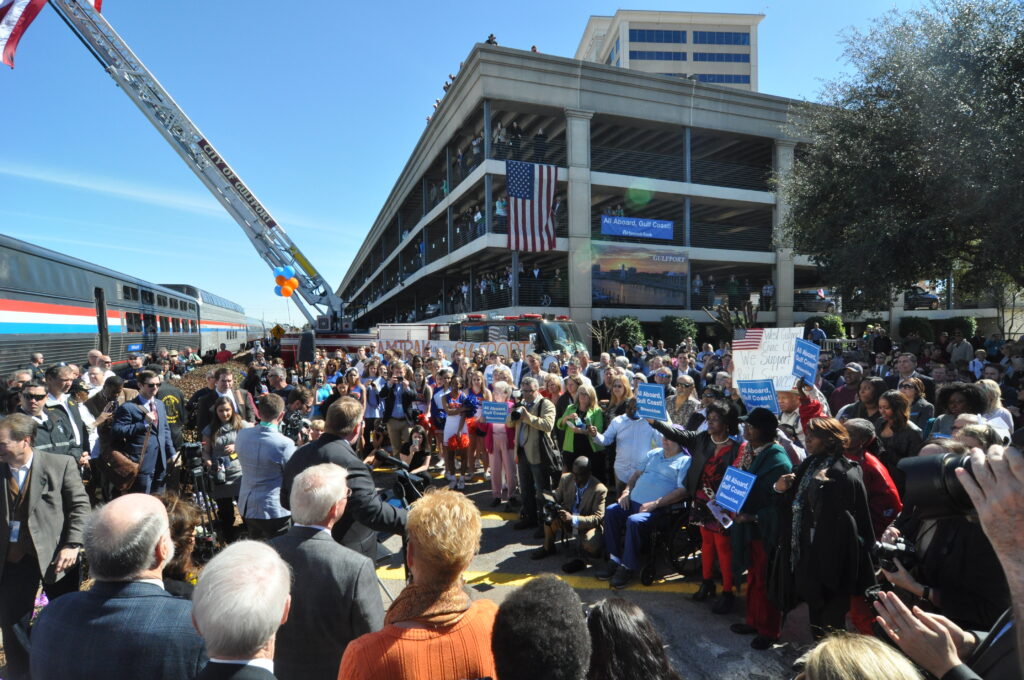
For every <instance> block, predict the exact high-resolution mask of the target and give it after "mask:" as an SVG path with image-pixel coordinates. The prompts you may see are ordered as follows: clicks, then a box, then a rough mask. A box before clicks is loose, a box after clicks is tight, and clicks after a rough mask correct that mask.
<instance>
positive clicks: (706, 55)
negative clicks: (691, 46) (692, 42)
mask: <svg viewBox="0 0 1024 680" xmlns="http://www.w3.org/2000/svg"><path fill="white" fill-rule="evenodd" d="M693 60H694V61H725V62H739V63H743V64H749V63H750V55H749V54H737V53H735V52H694V53H693Z"/></svg>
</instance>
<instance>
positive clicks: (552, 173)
mask: <svg viewBox="0 0 1024 680" xmlns="http://www.w3.org/2000/svg"><path fill="white" fill-rule="evenodd" d="M557 172H558V168H557V167H555V166H554V165H541V164H539V163H524V162H522V161H505V181H506V183H507V185H508V203H509V211H508V214H509V224H508V247H509V250H520V251H527V252H539V251H542V250H552V249H554V247H555V217H554V215H553V214H552V210H551V208H552V206H553V205H554V202H555V180H556V174H557Z"/></svg>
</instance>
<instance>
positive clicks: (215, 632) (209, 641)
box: [192, 541, 291, 680]
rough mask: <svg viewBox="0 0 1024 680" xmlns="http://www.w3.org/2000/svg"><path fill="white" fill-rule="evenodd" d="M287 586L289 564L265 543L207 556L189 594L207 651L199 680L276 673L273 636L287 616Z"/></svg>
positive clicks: (264, 677) (251, 678) (267, 679)
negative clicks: (208, 659) (194, 585)
mask: <svg viewBox="0 0 1024 680" xmlns="http://www.w3.org/2000/svg"><path fill="white" fill-rule="evenodd" d="M290 588H291V572H290V570H289V569H288V565H287V564H285V562H284V560H282V559H281V558H280V557H279V556H278V554H277V553H276V552H274V550H273V549H272V548H270V547H268V546H267V545H266V544H264V543H259V542H257V541H241V542H239V543H235V544H233V545H230V546H228V547H227V548H225V549H224V550H223V551H222V552H221V553H219V554H218V555H217V556H216V557H214V558H213V559H212V560H210V562H209V564H207V565H206V567H205V568H204V569H203V571H202V573H200V574H199V581H198V582H197V583H196V590H195V593H193V595H192V622H193V623H194V624H195V627H196V630H198V631H199V634H200V635H202V636H203V639H204V640H205V641H206V649H207V650H208V652H209V654H210V663H208V664H207V665H206V668H204V669H203V671H202V673H200V674H199V680H274V678H275V677H277V676H275V675H274V648H275V638H276V634H277V631H278V627H279V626H281V625H283V624H284V623H285V622H286V621H287V620H288V616H289V612H290V608H291V596H290V595H289V589H290ZM281 677H284V676H281Z"/></svg>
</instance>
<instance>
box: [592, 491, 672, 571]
mask: <svg viewBox="0 0 1024 680" xmlns="http://www.w3.org/2000/svg"><path fill="white" fill-rule="evenodd" d="M664 512H665V508H658V509H657V510H655V511H654V512H640V504H639V503H637V502H636V501H634V500H632V499H630V501H629V510H628V511H627V510H626V508H623V507H621V506H620V505H619V504H618V503H612V504H611V505H609V506H608V507H607V508H605V510H604V547H605V550H607V551H608V556H609V557H611V558H612V561H615V562H619V563H621V564H622V565H623V566H624V567H626V568H627V569H636V568H638V567H639V566H640V559H639V553H640V551H641V549H642V545H643V541H644V540H646V538H647V536H648V535H649V534H650V532H651V523H650V522H651V520H652V519H654V518H656V517H658V516H660V515H662V514H664Z"/></svg>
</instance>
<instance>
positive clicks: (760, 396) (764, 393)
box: [736, 380, 779, 414]
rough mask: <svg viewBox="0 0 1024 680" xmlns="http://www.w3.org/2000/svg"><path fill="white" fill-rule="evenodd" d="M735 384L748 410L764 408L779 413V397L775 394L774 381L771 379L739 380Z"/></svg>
mask: <svg viewBox="0 0 1024 680" xmlns="http://www.w3.org/2000/svg"><path fill="white" fill-rule="evenodd" d="M736 385H737V386H738V387H739V389H740V397H742V398H743V403H744V404H745V405H746V407H747V410H748V411H753V410H754V409H755V408H766V409H768V410H769V411H771V412H772V413H775V414H778V413H779V399H778V397H777V396H776V394H775V383H774V382H772V381H771V380H740V381H738V382H737V383H736Z"/></svg>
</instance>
